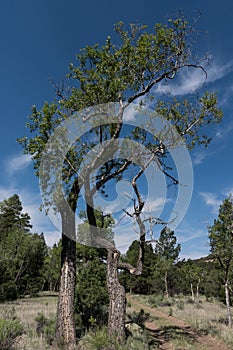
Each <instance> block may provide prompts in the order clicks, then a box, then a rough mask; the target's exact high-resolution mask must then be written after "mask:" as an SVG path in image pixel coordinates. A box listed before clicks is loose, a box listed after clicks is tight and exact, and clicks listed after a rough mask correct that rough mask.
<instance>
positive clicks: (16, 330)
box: [0, 309, 23, 350]
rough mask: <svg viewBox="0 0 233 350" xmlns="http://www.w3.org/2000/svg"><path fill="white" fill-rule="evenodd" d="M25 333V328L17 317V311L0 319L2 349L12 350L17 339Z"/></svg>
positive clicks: (10, 312)
mask: <svg viewBox="0 0 233 350" xmlns="http://www.w3.org/2000/svg"><path fill="white" fill-rule="evenodd" d="M22 333H23V326H22V324H21V322H20V320H19V319H18V318H17V317H16V316H15V310H14V309H12V310H10V311H8V312H7V313H6V315H5V317H4V318H0V349H1V350H11V349H12V346H13V343H14V341H15V339H16V338H17V337H18V336H20V335H21V334H22Z"/></svg>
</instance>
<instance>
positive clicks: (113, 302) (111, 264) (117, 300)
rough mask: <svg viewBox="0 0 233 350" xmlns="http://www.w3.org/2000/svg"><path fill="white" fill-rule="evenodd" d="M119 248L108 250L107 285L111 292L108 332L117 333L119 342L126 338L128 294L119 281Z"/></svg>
mask: <svg viewBox="0 0 233 350" xmlns="http://www.w3.org/2000/svg"><path fill="white" fill-rule="evenodd" d="M119 257H120V253H119V252H118V251H117V250H110V249H109V250H108V258H107V286H108V292H109V314H108V333H109V334H110V335H115V336H116V337H117V340H118V341H119V342H124V340H125V314H126V294H125V288H124V287H123V286H122V285H121V284H120V282H119V276H118V260H119Z"/></svg>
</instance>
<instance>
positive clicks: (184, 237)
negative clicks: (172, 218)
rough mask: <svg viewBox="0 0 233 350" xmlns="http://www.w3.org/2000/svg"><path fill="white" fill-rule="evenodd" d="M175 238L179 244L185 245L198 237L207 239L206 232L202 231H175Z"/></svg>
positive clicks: (189, 229)
mask: <svg viewBox="0 0 233 350" xmlns="http://www.w3.org/2000/svg"><path fill="white" fill-rule="evenodd" d="M176 236H177V240H178V242H179V243H186V242H189V241H191V240H193V239H196V238H200V237H207V234H206V231H205V230H202V229H196V230H194V229H191V228H188V229H177V230H176Z"/></svg>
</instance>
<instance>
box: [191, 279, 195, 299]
mask: <svg viewBox="0 0 233 350" xmlns="http://www.w3.org/2000/svg"><path fill="white" fill-rule="evenodd" d="M190 288H191V295H192V300H193V302H195V295H194V291H193V283H192V282H190Z"/></svg>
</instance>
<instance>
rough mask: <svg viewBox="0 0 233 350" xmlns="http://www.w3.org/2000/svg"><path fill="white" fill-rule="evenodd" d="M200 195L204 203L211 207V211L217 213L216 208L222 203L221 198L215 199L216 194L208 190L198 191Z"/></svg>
mask: <svg viewBox="0 0 233 350" xmlns="http://www.w3.org/2000/svg"><path fill="white" fill-rule="evenodd" d="M200 195H201V197H202V198H203V199H204V201H205V204H206V205H209V206H211V207H212V211H213V213H214V214H216V213H218V209H219V206H220V205H221V203H222V200H220V199H217V195H216V194H214V193H210V192H200Z"/></svg>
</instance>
